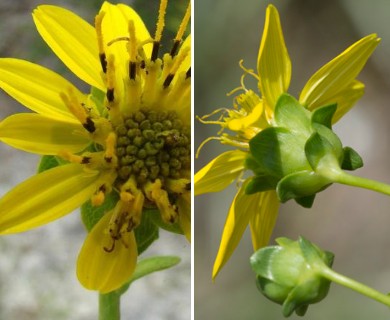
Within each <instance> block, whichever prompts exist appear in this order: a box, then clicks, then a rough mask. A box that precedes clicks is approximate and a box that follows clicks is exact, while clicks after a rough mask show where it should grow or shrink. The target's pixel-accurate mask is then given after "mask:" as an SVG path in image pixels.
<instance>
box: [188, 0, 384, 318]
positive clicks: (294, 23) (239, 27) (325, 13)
mask: <svg viewBox="0 0 390 320" xmlns="http://www.w3.org/2000/svg"><path fill="white" fill-rule="evenodd" d="M268 3H273V4H275V6H276V7H277V8H278V9H279V12H280V15H281V21H282V27H283V31H284V35H285V40H286V43H287V47H288V50H289V54H290V57H291V60H292V73H293V76H292V81H291V86H290V90H289V92H290V93H291V94H293V95H295V96H297V95H298V94H299V92H300V90H301V89H302V88H303V85H304V84H305V82H306V81H307V80H308V79H309V77H310V76H311V75H312V74H313V73H314V72H315V71H316V70H318V68H319V67H321V66H322V65H324V64H325V63H326V62H328V61H329V60H331V59H332V58H334V57H335V56H336V55H338V54H339V53H341V52H342V51H343V50H344V49H345V48H347V47H348V46H349V45H351V44H352V43H354V42H355V41H357V40H358V39H360V38H362V37H363V36H365V35H367V34H370V33H374V32H376V33H378V34H379V36H380V37H381V38H382V42H381V43H380V44H379V46H378V47H377V49H376V51H375V53H374V54H373V56H372V58H370V60H369V63H368V64H367V66H366V67H365V69H364V70H363V72H362V73H361V75H360V76H359V79H360V80H361V81H363V82H364V83H365V84H366V93H365V95H364V97H363V98H362V99H361V100H360V101H359V103H358V104H357V105H356V107H355V108H354V109H353V110H352V111H350V112H349V113H348V114H347V115H346V116H345V117H344V118H343V119H341V121H339V123H337V125H336V126H335V127H334V129H335V131H336V133H337V134H339V135H340V136H341V140H342V141H343V143H344V144H345V145H349V146H351V147H353V148H355V149H356V150H357V151H358V152H359V153H360V154H361V155H362V157H363V159H364V161H365V166H364V168H362V169H360V170H358V171H356V172H355V173H356V174H358V175H361V176H364V177H369V178H372V179H377V180H380V181H383V182H387V183H390V167H389V156H390V147H389V146H390V144H389V142H390V140H389V136H390V135H389V134H390V125H389V119H390V81H389V79H390V77H389V75H390V59H389V57H390V32H389V31H390V22H389V21H390V2H389V1H388V0H372V1H368V0H327V1H315V0H274V1H269V0H244V1H236V0H196V1H195V30H194V33H195V48H196V50H195V115H199V116H201V115H204V114H209V113H210V112H211V111H212V110H214V109H217V108H222V107H231V106H232V97H226V93H227V92H229V91H230V90H232V89H234V88H236V87H238V86H239V81H240V77H241V74H242V71H241V69H240V68H239V67H238V61H239V60H240V59H244V65H245V66H246V67H247V68H252V69H255V70H256V61H257V53H258V49H259V43H260V38H261V34H262V32H263V25H264V17H265V8H266V5H267V4H268ZM246 85H247V87H248V88H249V87H250V88H252V89H254V90H256V83H255V82H254V81H253V82H251V80H250V77H247V78H246ZM218 130H219V128H217V127H216V126H211V125H209V126H207V125H202V124H200V123H199V122H197V121H195V148H197V146H198V145H199V144H200V143H201V141H203V140H204V139H205V138H206V137H208V136H211V135H215V134H216V133H217V131H218ZM228 149H229V148H228V147H227V146H225V147H224V146H220V145H219V144H218V143H217V142H209V143H208V144H206V146H205V147H204V148H203V150H202V152H201V153H200V157H199V159H198V160H195V171H196V170H198V169H199V168H201V167H202V166H203V165H204V164H206V163H207V162H208V161H210V160H211V159H212V158H213V157H215V156H216V155H217V154H219V153H221V152H222V151H225V150H228ZM235 192H236V188H235V186H234V185H232V186H231V187H230V188H228V189H227V190H225V191H223V192H221V193H218V194H210V195H202V196H199V197H196V199H195V213H194V215H195V220H194V222H195V223H194V224H195V235H194V236H195V255H194V259H195V281H194V283H195V319H197V320H198V319H199V320H203V319H224V320H235V319H240V320H252V319H259V320H260V319H261V320H271V319H272V320H276V319H284V318H283V316H282V313H281V307H280V306H279V305H276V304H274V303H271V302H269V301H268V300H266V299H265V298H264V297H263V296H261V295H260V293H259V292H258V291H257V289H256V286H255V279H254V274H253V272H252V270H251V269H250V266H249V261H248V259H249V257H250V255H251V254H252V245H251V242H250V236H249V232H247V233H246V234H245V235H244V237H243V240H242V241H241V243H240V245H239V246H238V248H237V250H236V251H235V253H234V254H233V255H232V257H231V259H230V261H229V262H228V263H227V264H226V266H225V267H224V268H223V269H222V271H221V272H220V274H219V276H218V277H217V279H216V280H215V282H214V283H213V282H212V281H211V271H212V266H213V262H214V259H215V256H216V254H217V250H218V246H219V240H220V237H221V233H222V228H223V225H224V223H225V218H226V214H227V211H228V208H229V206H230V202H231V200H232V199H233V195H234V194H235ZM389 226H390V198H389V197H386V196H384V195H381V194H377V193H374V192H371V191H368V190H363V189H357V188H352V187H347V186H342V185H334V186H332V187H331V188H329V189H327V190H325V191H324V192H322V193H320V194H318V196H317V198H316V201H315V203H314V206H313V208H312V209H311V210H307V209H304V208H302V207H300V206H298V205H296V204H295V203H294V202H293V201H290V202H287V203H286V204H284V205H282V206H281V210H280V213H279V218H278V221H277V225H276V229H275V230H274V234H273V238H275V237H280V236H287V237H290V238H293V239H297V237H298V236H299V235H303V236H305V237H307V238H308V239H310V240H311V241H313V242H315V243H318V244H319V245H320V246H321V247H322V248H324V249H327V250H330V251H332V252H334V253H335V255H336V257H335V263H334V268H335V270H336V271H339V272H341V273H344V274H346V275H349V276H351V277H353V278H355V279H357V280H360V281H362V282H363V283H366V284H368V285H370V286H373V287H374V288H376V289H378V290H380V291H382V292H390V254H389V247H390V236H389V235H390V233H389ZM389 318H390V310H389V308H388V307H386V306H383V305H381V304H379V303H377V302H375V301H372V300H369V299H367V298H365V297H363V296H361V295H359V294H357V293H355V292H353V291H351V290H348V289H346V288H344V287H340V286H338V285H336V284H333V285H332V286H331V289H330V293H329V295H328V297H327V298H326V299H325V300H324V301H322V302H321V303H319V304H316V305H313V306H310V307H309V309H308V312H307V314H306V316H305V317H304V319H310V320H328V319H333V320H339V319H340V320H345V319H354V320H367V319H375V320H385V319H389ZM290 319H301V318H300V317H297V316H295V315H294V316H292V317H291V318H290Z"/></svg>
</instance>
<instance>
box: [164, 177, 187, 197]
mask: <svg viewBox="0 0 390 320" xmlns="http://www.w3.org/2000/svg"><path fill="white" fill-rule="evenodd" d="M165 186H166V188H167V190H168V191H169V192H172V193H177V194H182V193H184V192H186V191H188V190H189V189H188V187H190V188H191V183H190V180H189V179H167V180H166V181H165Z"/></svg>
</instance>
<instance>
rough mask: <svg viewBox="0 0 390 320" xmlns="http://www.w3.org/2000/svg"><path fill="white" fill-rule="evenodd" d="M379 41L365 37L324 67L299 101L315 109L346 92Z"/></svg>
mask: <svg viewBox="0 0 390 320" xmlns="http://www.w3.org/2000/svg"><path fill="white" fill-rule="evenodd" d="M379 41H380V39H379V38H378V37H377V36H376V34H372V35H369V36H367V37H364V38H363V39H361V40H359V41H358V42H356V43H354V44H353V45H352V46H350V47H349V48H348V49H346V50H345V51H344V52H343V53H341V54H340V55H338V56H337V57H336V58H334V59H333V60H332V61H330V62H329V63H327V64H326V65H324V66H323V67H322V68H321V69H319V70H318V71H317V72H316V73H315V74H314V75H313V76H312V77H311V78H310V79H309V81H308V82H307V83H306V85H305V87H304V88H303V90H302V92H301V95H300V97H299V101H300V102H301V103H302V104H303V105H305V106H306V107H307V108H309V109H313V108H316V107H319V106H322V105H324V102H325V101H329V100H330V98H331V97H334V96H336V95H338V94H339V93H340V92H341V91H343V90H345V89H346V88H347V87H349V86H350V85H351V83H352V82H353V81H354V80H355V78H356V77H357V76H358V74H359V73H360V71H361V70H362V69H363V67H364V65H365V64H366V62H367V59H368V58H369V57H370V56H371V54H372V53H373V51H374V50H375V48H376V46H377V45H378V44H379Z"/></svg>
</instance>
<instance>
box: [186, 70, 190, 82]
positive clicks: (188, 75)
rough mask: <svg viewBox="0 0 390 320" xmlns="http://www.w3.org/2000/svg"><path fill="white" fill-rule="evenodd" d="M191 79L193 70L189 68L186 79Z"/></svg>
mask: <svg viewBox="0 0 390 320" xmlns="http://www.w3.org/2000/svg"><path fill="white" fill-rule="evenodd" d="M189 77H191V68H189V69H188V70H187V72H186V79H188V78H189Z"/></svg>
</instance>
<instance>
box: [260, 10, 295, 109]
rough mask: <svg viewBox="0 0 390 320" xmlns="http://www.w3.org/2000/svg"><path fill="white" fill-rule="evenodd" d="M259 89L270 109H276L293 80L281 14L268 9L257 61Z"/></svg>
mask: <svg viewBox="0 0 390 320" xmlns="http://www.w3.org/2000/svg"><path fill="white" fill-rule="evenodd" d="M257 71H258V73H259V77H260V79H259V88H260V91H261V93H262V95H263V98H264V99H265V101H266V103H267V105H268V107H270V108H271V109H274V107H275V104H276V101H277V100H278V98H279V96H280V95H281V94H282V93H285V92H287V89H288V87H289V85H290V79H291V61H290V57H289V55H288V52H287V48H286V44H285V42H284V37H283V31H282V26H281V24H280V19H279V13H278V11H277V9H276V8H275V7H274V6H273V5H269V6H268V7H267V12H266V18H265V25H264V31H263V37H262V39H261V44H260V50H259V56H258V60H257Z"/></svg>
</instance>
